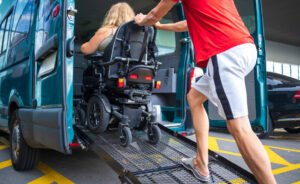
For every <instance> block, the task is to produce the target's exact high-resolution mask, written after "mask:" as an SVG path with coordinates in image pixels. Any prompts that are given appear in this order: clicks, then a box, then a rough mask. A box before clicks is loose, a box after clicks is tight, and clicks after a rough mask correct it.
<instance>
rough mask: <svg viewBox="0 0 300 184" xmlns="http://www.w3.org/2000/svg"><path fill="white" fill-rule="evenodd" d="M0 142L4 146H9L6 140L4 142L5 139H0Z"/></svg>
mask: <svg viewBox="0 0 300 184" xmlns="http://www.w3.org/2000/svg"><path fill="white" fill-rule="evenodd" d="M0 142H1V143H3V144H4V145H7V146H8V145H9V142H8V140H6V139H5V138H3V137H0Z"/></svg>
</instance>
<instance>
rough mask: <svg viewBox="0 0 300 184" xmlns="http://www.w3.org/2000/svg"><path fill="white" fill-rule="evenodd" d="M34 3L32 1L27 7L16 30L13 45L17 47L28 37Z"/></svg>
mask: <svg viewBox="0 0 300 184" xmlns="http://www.w3.org/2000/svg"><path fill="white" fill-rule="evenodd" d="M33 3H34V1H33V0H30V1H29V2H28V4H27V6H26V7H25V9H24V11H23V13H22V15H21V17H20V19H19V21H18V23H17V26H16V29H15V30H14V35H13V37H12V45H15V44H16V43H18V42H19V41H20V40H22V39H24V38H25V37H26V36H27V33H28V31H29V28H30V25H31V20H32V14H33Z"/></svg>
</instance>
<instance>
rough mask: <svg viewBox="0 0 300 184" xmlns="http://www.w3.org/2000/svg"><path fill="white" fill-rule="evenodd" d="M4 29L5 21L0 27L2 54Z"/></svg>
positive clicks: (0, 52) (0, 48)
mask: <svg viewBox="0 0 300 184" xmlns="http://www.w3.org/2000/svg"><path fill="white" fill-rule="evenodd" d="M4 27H5V21H3V22H2V24H1V25H0V54H2V45H3V37H4Z"/></svg>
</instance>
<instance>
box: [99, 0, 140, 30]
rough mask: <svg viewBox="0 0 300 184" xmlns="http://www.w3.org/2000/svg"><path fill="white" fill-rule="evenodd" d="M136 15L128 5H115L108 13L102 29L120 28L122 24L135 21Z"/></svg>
mask: <svg viewBox="0 0 300 184" xmlns="http://www.w3.org/2000/svg"><path fill="white" fill-rule="evenodd" d="M134 16H135V13H134V11H133V9H132V8H131V7H130V5H129V4H128V3H125V2H121V3H117V4H114V5H113V6H112V7H111V8H110V9H109V11H108V12H107V13H106V16H105V19H104V21H103V24H102V27H107V26H109V27H111V26H117V27H119V26H120V25H121V24H123V23H125V22H128V21H131V20H133V19H134Z"/></svg>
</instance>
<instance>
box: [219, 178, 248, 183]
mask: <svg viewBox="0 0 300 184" xmlns="http://www.w3.org/2000/svg"><path fill="white" fill-rule="evenodd" d="M230 183H232V184H241V183H246V181H245V180H244V179H243V178H237V179H234V180H230ZM218 184H226V183H218Z"/></svg>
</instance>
